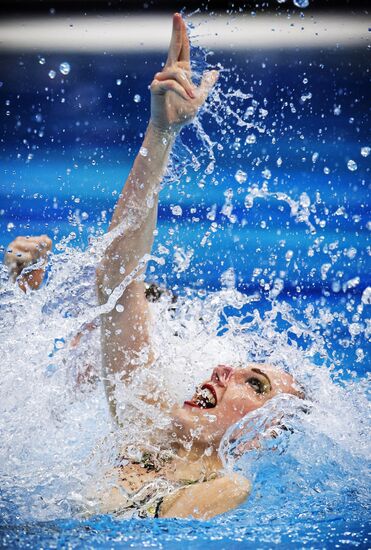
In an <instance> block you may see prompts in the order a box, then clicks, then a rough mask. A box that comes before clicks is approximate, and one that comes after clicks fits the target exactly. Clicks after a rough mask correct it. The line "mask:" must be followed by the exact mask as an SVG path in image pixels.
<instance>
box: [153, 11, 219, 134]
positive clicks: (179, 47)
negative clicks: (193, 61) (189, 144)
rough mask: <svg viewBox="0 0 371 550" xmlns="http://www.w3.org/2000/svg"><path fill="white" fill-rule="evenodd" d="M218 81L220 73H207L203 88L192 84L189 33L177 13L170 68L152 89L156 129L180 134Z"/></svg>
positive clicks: (170, 49)
mask: <svg viewBox="0 0 371 550" xmlns="http://www.w3.org/2000/svg"><path fill="white" fill-rule="evenodd" d="M217 79H218V72H217V71H207V72H205V73H204V75H203V78H202V80H201V84H200V85H199V86H195V85H194V84H193V83H192V80H191V65H190V46H189V40H188V35H187V29H186V26H185V23H184V21H183V19H182V17H181V15H179V14H178V13H176V14H175V15H174V17H173V32H172V36H171V41H170V46H169V54H168V58H167V62H166V65H165V67H164V69H163V70H162V71H161V72H159V73H157V74H155V77H154V79H153V82H152V84H151V87H150V89H151V124H152V126H153V127H154V128H156V129H157V130H159V131H161V132H164V133H166V132H172V133H176V132H178V131H179V130H180V129H181V128H182V127H183V126H184V125H186V124H188V123H189V122H191V121H192V119H193V118H194V117H195V116H196V114H197V111H198V109H199V108H200V107H201V106H202V105H203V104H204V102H205V101H206V98H207V96H208V95H209V92H210V90H211V89H212V87H213V86H214V84H215V82H216V81H217Z"/></svg>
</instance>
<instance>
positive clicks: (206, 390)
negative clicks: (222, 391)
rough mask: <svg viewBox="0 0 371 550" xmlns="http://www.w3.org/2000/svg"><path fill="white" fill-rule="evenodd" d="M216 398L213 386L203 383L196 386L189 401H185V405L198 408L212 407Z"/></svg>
mask: <svg viewBox="0 0 371 550" xmlns="http://www.w3.org/2000/svg"><path fill="white" fill-rule="evenodd" d="M217 402H218V398H217V396H216V392H215V390H214V388H213V387H212V386H211V385H210V384H204V385H203V386H199V387H197V388H196V393H195V394H194V396H193V397H192V399H191V401H185V402H184V403H185V405H190V406H191V407H197V408H199V409H213V408H214V407H216V404H217Z"/></svg>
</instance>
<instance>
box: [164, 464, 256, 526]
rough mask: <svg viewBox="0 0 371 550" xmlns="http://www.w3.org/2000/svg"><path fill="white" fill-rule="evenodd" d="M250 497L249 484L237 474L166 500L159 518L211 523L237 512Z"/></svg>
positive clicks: (184, 491)
mask: <svg viewBox="0 0 371 550" xmlns="http://www.w3.org/2000/svg"><path fill="white" fill-rule="evenodd" d="M250 493H251V484H250V482H249V481H248V480H247V479H246V478H245V477H243V476H240V475H237V474H233V475H228V476H224V477H220V478H217V479H213V480H211V481H206V482H204V483H196V484H195V485H190V486H189V487H183V488H181V489H179V490H178V491H176V492H175V493H173V494H172V495H169V496H168V497H166V498H165V499H164V500H163V502H162V504H161V506H160V509H159V514H158V517H160V518H189V517H193V518H195V519H203V520H206V519H210V518H212V517H214V516H218V515H219V514H224V513H225V512H228V511H229V510H233V509H234V508H237V506H239V505H240V504H242V503H243V502H244V501H245V500H246V499H247V497H248V496H249V494H250Z"/></svg>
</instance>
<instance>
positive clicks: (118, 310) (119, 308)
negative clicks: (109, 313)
mask: <svg viewBox="0 0 371 550" xmlns="http://www.w3.org/2000/svg"><path fill="white" fill-rule="evenodd" d="M115 309H116V311H117V312H118V313H122V312H123V311H124V306H123V305H121V304H116V307H115Z"/></svg>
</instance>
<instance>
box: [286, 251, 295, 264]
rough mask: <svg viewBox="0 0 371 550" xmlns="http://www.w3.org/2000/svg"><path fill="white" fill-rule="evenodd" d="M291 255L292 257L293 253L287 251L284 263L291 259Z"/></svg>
mask: <svg viewBox="0 0 371 550" xmlns="http://www.w3.org/2000/svg"><path fill="white" fill-rule="evenodd" d="M293 255H294V253H293V251H292V250H288V251H287V252H286V254H285V258H286V262H289V261H290V260H291V259H292V257H293Z"/></svg>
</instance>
